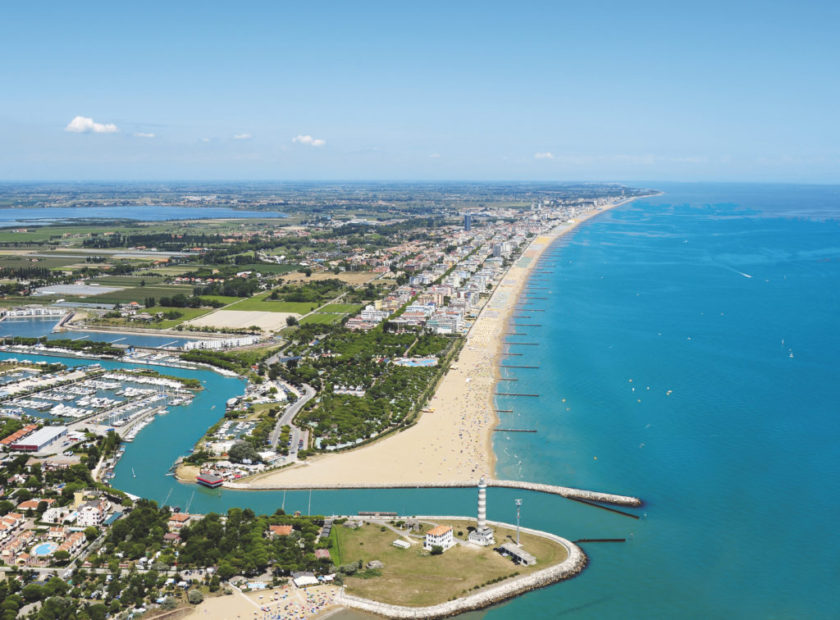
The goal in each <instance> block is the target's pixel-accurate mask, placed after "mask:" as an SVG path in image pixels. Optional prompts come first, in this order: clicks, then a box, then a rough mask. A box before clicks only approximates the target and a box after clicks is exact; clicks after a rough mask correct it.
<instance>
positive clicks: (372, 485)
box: [223, 480, 642, 508]
mask: <svg viewBox="0 0 840 620" xmlns="http://www.w3.org/2000/svg"><path fill="white" fill-rule="evenodd" d="M477 484H478V481H477V480H468V481H460V482H345V483H340V482H339V483H320V484H312V483H289V484H278V483H274V484H264V485H261V484H260V482H259V481H255V482H251V483H248V482H225V483H224V485H223V486H224V487H225V488H228V489H245V490H266V491H269V490H271V491H294V490H302V491H308V490H310V489H312V490H319V489H332V490H335V489H466V488H470V489H471V488H474V487H475V486H476V485H477ZM487 486H489V487H499V488H505V489H522V490H524V491H534V492H536V493H546V494H549V495H560V496H562V497H565V498H568V499H584V500H589V501H590V502H600V503H602V504H613V505H616V506H631V507H639V506H641V505H642V500H640V499H639V498H638V497H631V496H629V495H615V494H613V493H601V492H599V491H586V490H584V489H575V488H572V487H562V486H557V485H554V484H542V483H540V482H524V481H522V480H488V481H487ZM601 508H604V506H601Z"/></svg>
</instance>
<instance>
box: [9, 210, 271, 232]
mask: <svg viewBox="0 0 840 620" xmlns="http://www.w3.org/2000/svg"><path fill="white" fill-rule="evenodd" d="M277 217H286V215H285V214H284V213H279V212H276V211H243V210H240V209H227V208H224V207H170V206H163V205H159V206H150V207H143V208H142V209H138V208H137V207H45V208H42V209H41V208H31V207H27V208H24V209H0V227H6V226H46V225H47V224H55V223H59V222H69V221H73V220H89V219H96V220H103V219H125V220H138V221H143V222H161V221H166V220H204V219H213V218H231V219H243V218H277Z"/></svg>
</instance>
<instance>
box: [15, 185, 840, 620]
mask: <svg viewBox="0 0 840 620" xmlns="http://www.w3.org/2000/svg"><path fill="white" fill-rule="evenodd" d="M649 185H650V186H653V187H657V188H659V189H662V190H663V191H665V194H664V195H662V196H659V197H656V198H651V199H645V200H639V201H637V202H634V203H631V204H629V205H626V206H623V207H620V208H618V209H615V210H612V211H609V212H607V213H604V214H601V215H599V216H598V217H597V218H594V219H592V220H590V221H589V222H587V223H586V224H584V225H583V226H581V227H580V228H578V229H577V230H576V231H575V232H573V233H572V234H570V235H568V236H566V237H564V238H563V239H561V240H559V241H558V242H557V243H556V244H555V245H554V246H552V247H551V248H550V249H549V250H548V251H546V253H545V254H544V255H543V257H542V259H541V262H540V267H539V268H538V270H537V271H536V272H535V273H534V274H533V276H532V282H531V284H530V287H531V293H530V294H531V296H532V298H533V297H545V298H546V299H539V300H538V299H532V300H531V301H530V302H527V303H524V302H523V304H522V306H523V307H522V308H521V310H520V312H518V314H517V316H519V317H521V318H517V319H514V321H513V322H514V323H519V324H520V325H519V326H517V327H516V329H515V331H517V332H521V333H524V334H526V335H525V336H512V337H510V339H511V340H520V341H524V342H538V343H539V346H519V347H517V346H516V345H513V346H512V347H511V350H512V351H513V352H517V353H522V354H523V355H522V356H518V357H510V358H507V360H506V361H505V362H503V363H508V364H509V363H516V364H518V365H538V366H539V368H538V369H509V368H503V369H502V371H503V373H505V374H506V375H507V376H509V377H511V378H516V379H518V382H517V383H516V384H511V385H516V386H517V390H516V391H517V392H522V393H539V394H540V396H539V397H538V398H513V397H499V399H498V403H497V404H498V406H499V408H500V409H513V410H514V413H513V414H512V415H511V416H506V417H504V418H503V420H502V425H503V426H516V427H521V428H534V429H537V430H538V431H539V432H538V433H536V434H510V435H509V436H507V435H503V434H497V435H496V441H495V450H496V453H497V455H498V457H499V465H498V472H497V473H498V476H499V477H504V478H508V477H510V478H522V479H525V480H538V481H545V482H554V483H558V484H565V485H569V486H578V487H582V488H589V489H595V490H603V491H609V492H616V493H627V494H632V495H638V496H640V497H642V498H644V500H645V506H644V507H643V508H642V509H639V510H634V511H632V512H634V513H635V514H637V515H639V516H641V517H642V518H641V519H639V520H634V519H630V518H628V517H624V516H621V515H616V514H612V513H608V512H605V511H602V510H597V509H595V508H591V507H588V506H583V505H580V504H576V503H573V502H570V501H568V500H564V499H562V498H559V497H549V496H544V495H540V494H536V493H522V492H516V491H512V490H501V489H491V490H490V491H489V493H488V516H489V517H490V518H491V519H497V520H505V521H512V520H513V519H514V504H513V501H514V499H516V498H522V499H523V500H524V505H523V510H522V523H523V525H526V526H529V527H535V528H538V529H545V530H549V531H552V532H555V533H557V534H560V535H562V536H565V537H567V538H570V539H572V540H574V539H577V538H626V539H627V542H625V543H584V544H583V545H582V546H583V547H584V549H585V551H586V553H587V554H588V555H589V557H590V565H589V567H588V568H587V569H586V570H585V571H584V573H583V574H582V575H581V576H579V577H577V578H575V579H572V580H570V581H568V582H564V583H560V584H557V585H555V586H552V587H550V588H546V589H544V590H540V591H537V592H533V593H530V594H528V595H526V596H523V597H520V598H517V599H515V600H513V601H510V602H508V603H506V604H504V605H500V606H498V607H495V608H493V609H490V610H488V611H487V612H486V613H485V614H483V615H484V617H486V618H488V619H492V620H507V619H514V618H515V619H517V620H519V619H520V618H532V617H549V618H555V617H570V618H599V619H600V618H627V617H631V618H719V617H736V618H836V617H838V616H840V594H839V593H840V588H838V587H837V584H838V582H839V581H840V543H838V541H837V535H836V532H835V529H836V528H835V522H836V516H837V514H838V508H840V459H838V456H840V449H838V445H840V421H838V407H840V370H838V356H840V329H838V317H840V188H838V187H804V186H783V185H774V186H762V185H664V184H653V183H651V184H649ZM528 310H530V313H529V312H528ZM539 310H542V311H541V312H540V311H539ZM523 324H527V325H530V326H524V325H523ZM512 331H513V330H512ZM0 357H8V356H7V355H0ZM17 357H21V356H19V355H18V356H17ZM511 360H516V361H515V362H513V361H511ZM72 361H73V363H80V362H79V361H78V360H72ZM105 365H108V366H111V365H116V364H113V363H106V364H105ZM164 371H165V372H169V373H172V374H179V375H184V376H193V377H198V378H200V379H202V380H203V381H206V387H207V389H206V390H205V391H204V392H201V393H200V394H199V395H198V397H197V398H196V399H195V401H194V402H193V404H192V405H191V406H190V407H184V408H175V409H173V410H172V412H171V413H169V414H168V415H166V416H162V417H160V418H159V419H157V420H156V421H155V423H154V424H152V425H150V426H149V427H147V428H146V429H144V430H143V431H142V432H141V433H140V434H139V435H138V437H137V439H136V440H135V442H134V443H133V444H131V445H130V446H129V447H128V450H127V453H126V455H125V457H124V458H123V460H122V461H121V463H120V465H119V466H118V468H117V475H116V478H115V480H114V486H116V487H118V488H122V489H124V490H126V491H129V492H132V493H136V494H138V495H144V496H147V497H151V498H152V499H155V500H157V501H159V502H166V503H168V504H170V505H178V506H181V507H182V508H185V507H186V506H187V505H189V506H190V510H191V511H193V512H202V511H209V510H216V511H223V510H225V509H227V508H228V507H230V506H242V507H246V506H249V507H251V508H253V509H254V510H256V511H258V512H272V511H274V510H275V509H277V508H279V507H284V508H285V509H286V510H287V511H288V510H302V511H304V512H305V511H307V510H308V509H310V507H311V511H312V512H313V513H334V512H340V513H353V512H356V511H358V510H372V509H378V510H394V511H398V512H401V513H404V514H421V513H426V514H428V513H439V512H440V511H441V510H443V509H446V510H447V511H449V512H452V513H462V514H471V513H472V512H473V511H474V509H475V493H474V491H472V490H457V489H452V490H389V491H386V490H376V491H315V492H313V493H311V494H310V493H308V492H304V491H298V492H289V493H283V492H230V491H227V492H222V491H220V490H216V491H210V490H207V489H201V488H197V487H193V486H186V485H179V484H177V483H175V482H174V480H173V479H172V478H171V477H167V476H166V475H165V474H166V472H167V470H168V469H169V467H170V465H171V464H172V462H173V461H174V459H175V458H176V457H177V456H179V455H181V454H184V453H185V452H186V451H187V450H188V449H189V448H190V447H191V446H192V444H193V442H194V441H195V440H196V439H197V438H198V437H199V436H200V435H201V434H202V432H203V430H204V429H205V428H206V427H207V426H209V425H210V424H211V423H212V422H214V421H215V420H216V419H218V418H219V417H220V416H221V414H222V411H223V410H224V402H225V400H226V399H227V398H229V397H230V396H232V395H235V394H239V393H241V390H242V387H243V386H242V383H241V382H240V381H239V380H237V379H229V378H224V377H221V376H220V375H217V374H215V373H212V372H207V371H187V370H180V369H168V368H167V369H165V370H164ZM476 616H481V614H478V615H475V614H471V615H470V617H476ZM335 617H343V618H357V617H360V616H358V615H357V614H354V613H350V612H348V613H343V614H341V615H340V616H335Z"/></svg>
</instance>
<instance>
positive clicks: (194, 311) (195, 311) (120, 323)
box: [95, 306, 213, 329]
mask: <svg viewBox="0 0 840 620" xmlns="http://www.w3.org/2000/svg"><path fill="white" fill-rule="evenodd" d="M172 311H174V312H180V313H181V316H180V317H178V318H177V319H163V320H162V321H152V322H151V323H145V322H142V321H131V320H129V319H127V318H125V319H123V318H119V319H106V318H101V319H98V320H96V321H95V323H96V324H97V325H108V326H111V327H152V328H154V329H169V328H171V327H175V326H176V325H179V324H181V323H183V322H184V321H189V320H191V319H195V318H198V317H200V316H204V315H205V314H207V313H209V312H212V311H213V308H167V307H163V306H152V307H151V308H146V309H145V310H144V312H148V313H149V314H151V315H154V314H156V313H158V312H164V313H166V312H172Z"/></svg>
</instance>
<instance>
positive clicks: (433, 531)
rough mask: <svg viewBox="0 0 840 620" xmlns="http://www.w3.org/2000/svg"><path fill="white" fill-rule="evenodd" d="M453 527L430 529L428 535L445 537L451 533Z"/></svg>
mask: <svg viewBox="0 0 840 620" xmlns="http://www.w3.org/2000/svg"><path fill="white" fill-rule="evenodd" d="M451 531H452V527H451V526H449V525H438V526H437V527H433V528H432V529H430V530H429V531H428V532H426V533H427V534H431V535H432V536H443V535H444V534H446V533H447V532H451Z"/></svg>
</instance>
